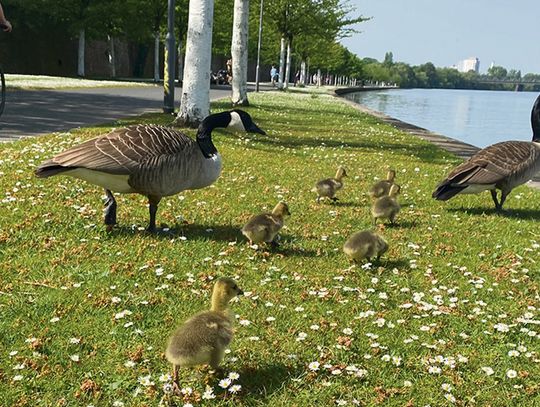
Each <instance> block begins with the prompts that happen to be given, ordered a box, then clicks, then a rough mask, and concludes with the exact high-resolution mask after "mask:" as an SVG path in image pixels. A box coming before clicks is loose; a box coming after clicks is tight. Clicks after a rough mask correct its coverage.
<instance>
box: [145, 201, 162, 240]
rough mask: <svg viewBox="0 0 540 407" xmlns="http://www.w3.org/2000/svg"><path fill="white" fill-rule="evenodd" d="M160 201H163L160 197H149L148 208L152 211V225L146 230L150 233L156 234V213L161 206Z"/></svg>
mask: <svg viewBox="0 0 540 407" xmlns="http://www.w3.org/2000/svg"><path fill="white" fill-rule="evenodd" d="M159 201H161V197H160V196H155V195H149V196H148V205H149V206H148V208H149V211H150V224H149V225H148V229H146V230H147V231H148V232H151V233H155V231H156V213H157V209H158V205H159Z"/></svg>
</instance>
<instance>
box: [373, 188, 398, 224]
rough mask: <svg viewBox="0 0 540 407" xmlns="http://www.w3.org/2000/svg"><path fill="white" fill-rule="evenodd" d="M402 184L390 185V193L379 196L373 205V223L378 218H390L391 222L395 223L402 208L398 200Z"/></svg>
mask: <svg viewBox="0 0 540 407" xmlns="http://www.w3.org/2000/svg"><path fill="white" fill-rule="evenodd" d="M399 190H400V186H399V185H397V184H394V185H392V186H391V187H390V191H389V192H388V195H385V196H383V197H380V198H378V199H377V200H376V201H375V202H373V205H372V207H371V215H372V216H373V224H374V225H375V224H376V223H377V219H389V220H390V223H391V224H392V225H393V224H394V219H395V217H396V215H397V214H398V212H399V210H400V208H401V207H400V206H399V203H398V201H397V195H398V194H399Z"/></svg>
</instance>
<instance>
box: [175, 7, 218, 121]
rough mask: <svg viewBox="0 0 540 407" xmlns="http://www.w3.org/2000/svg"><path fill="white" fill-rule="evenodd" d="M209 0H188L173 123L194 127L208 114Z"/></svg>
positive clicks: (210, 13)
mask: <svg viewBox="0 0 540 407" xmlns="http://www.w3.org/2000/svg"><path fill="white" fill-rule="evenodd" d="M213 15H214V1H213V0H199V1H190V2H189V18H188V33H187V40H186V59H185V60H186V61H188V63H187V64H185V65H184V76H183V81H182V82H183V83H182V97H181V99H180V110H179V111H178V117H177V118H176V120H175V123H176V124H181V125H186V126H192V127H196V126H198V125H199V123H200V122H201V121H202V120H203V119H204V118H205V117H206V116H208V115H209V114H210V60H211V58H212V20H213Z"/></svg>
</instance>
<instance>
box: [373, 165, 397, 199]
mask: <svg viewBox="0 0 540 407" xmlns="http://www.w3.org/2000/svg"><path fill="white" fill-rule="evenodd" d="M395 178H396V171H394V170H388V173H387V174H386V179H385V180H383V181H379V182H377V183H375V185H373V186H372V187H371V190H370V191H369V195H370V196H371V197H372V198H380V197H382V196H385V195H388V193H389V192H390V187H391V186H392V185H394V179H395Z"/></svg>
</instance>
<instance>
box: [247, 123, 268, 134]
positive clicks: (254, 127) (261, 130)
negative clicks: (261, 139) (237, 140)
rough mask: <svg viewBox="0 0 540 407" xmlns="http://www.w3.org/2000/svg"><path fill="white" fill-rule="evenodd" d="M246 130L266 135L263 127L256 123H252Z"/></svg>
mask: <svg viewBox="0 0 540 407" xmlns="http://www.w3.org/2000/svg"><path fill="white" fill-rule="evenodd" d="M246 131H247V132H248V133H258V134H262V135H263V136H266V132H265V131H264V130H263V129H261V128H260V127H259V126H257V125H256V124H255V123H252V124H251V126H250V127H249V128H248V129H246Z"/></svg>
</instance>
